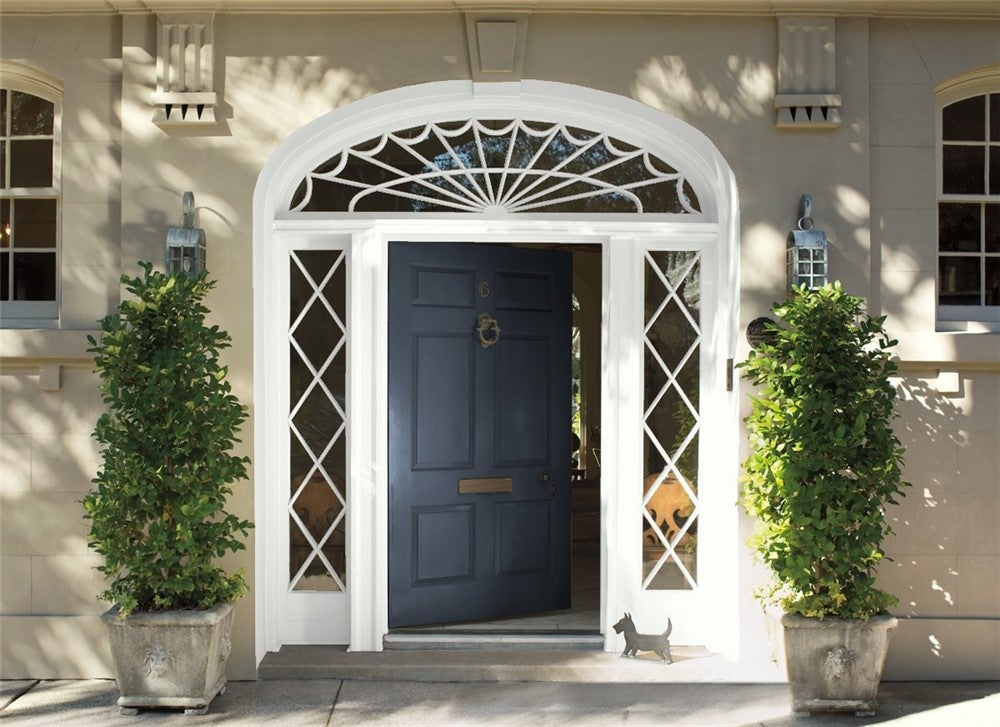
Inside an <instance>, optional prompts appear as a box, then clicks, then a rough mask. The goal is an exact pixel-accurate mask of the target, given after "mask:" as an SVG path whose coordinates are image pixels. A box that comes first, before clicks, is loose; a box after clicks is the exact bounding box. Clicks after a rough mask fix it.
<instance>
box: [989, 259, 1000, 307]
mask: <svg viewBox="0 0 1000 727" xmlns="http://www.w3.org/2000/svg"><path fill="white" fill-rule="evenodd" d="M986 305H1000V257H988V258H986Z"/></svg>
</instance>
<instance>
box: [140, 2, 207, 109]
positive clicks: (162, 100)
mask: <svg viewBox="0 0 1000 727" xmlns="http://www.w3.org/2000/svg"><path fill="white" fill-rule="evenodd" d="M213 20H214V16H213V15H212V14H210V13H196V14H183V15H160V16H158V17H157V22H156V93H155V94H154V95H153V104H154V105H155V107H156V108H155V110H154V112H153V122H154V123H156V124H158V125H160V126H195V125H207V124H214V123H215V108H216V106H217V105H218V96H217V94H216V93H215V91H214V88H215V86H214V82H213V73H214V65H215V63H214V57H213V48H214V46H213V42H212V24H213Z"/></svg>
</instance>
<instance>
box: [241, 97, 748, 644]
mask: <svg viewBox="0 0 1000 727" xmlns="http://www.w3.org/2000/svg"><path fill="white" fill-rule="evenodd" d="M448 114H452V118H468V117H471V116H479V117H483V116H487V115H492V116H493V117H494V118H533V117H542V118H545V117H548V118H553V117H554V118H558V119H560V120H562V121H565V122H566V123H570V124H579V125H581V126H585V127H587V128H596V129H600V130H601V131H605V132H608V133H610V134H612V135H615V136H616V137H617V138H622V139H625V140H627V141H629V142H630V143H633V144H636V145H640V146H644V147H645V148H647V149H648V150H649V151H650V152H651V153H655V154H658V155H659V156H660V157H661V158H663V159H666V160H667V161H668V162H669V163H671V164H674V165H675V166H676V168H677V169H679V170H681V171H682V172H683V173H684V174H685V176H686V178H687V179H688V180H689V181H690V183H691V185H692V187H693V188H694V189H695V190H696V191H697V193H698V197H699V202H700V203H701V205H702V210H703V212H702V213H701V214H700V215H683V216H681V215H649V214H647V215H587V216H584V217H583V218H581V217H576V216H574V217H571V218H570V219H569V220H567V217H568V216H566V215H524V214H518V215H509V214H503V213H495V214H494V213H487V214H477V215H469V214H454V215H452V214H431V213H425V214H417V215H405V216H404V215H382V216H373V215H361V214H344V213H336V214H328V215H317V214H315V213H313V214H309V215H299V214H293V213H289V212H288V211H287V210H288V202H289V200H290V199H291V196H292V194H293V192H294V190H295V188H296V186H297V185H298V183H299V181H300V180H301V179H302V177H303V175H304V174H305V173H307V172H308V171H309V170H310V169H312V168H313V167H315V166H316V165H317V164H319V163H320V162H322V161H323V160H324V159H326V158H328V157H330V156H331V155H332V154H333V153H334V152H336V151H339V150H340V149H342V148H344V147H346V146H349V145H351V144H352V143H357V142H359V141H362V140H364V139H366V138H370V137H371V136H374V135H376V134H378V133H382V132H383V131H385V130H386V129H387V125H391V126H392V127H393V128H406V126H407V125H416V124H418V123H426V122H427V121H431V120H435V119H443V118H448ZM737 210H738V205H737V197H736V188H735V181H734V178H733V175H732V172H731V170H730V169H729V166H728V165H727V164H726V162H725V160H724V159H723V158H722V157H721V155H720V154H719V152H718V150H717V149H716V148H715V147H714V145H712V143H711V142H710V141H709V140H708V139H707V138H706V137H704V136H703V135H702V134H700V133H699V132H698V131H696V130H695V129H693V128H691V127H689V126H687V125H686V124H683V123H682V122H680V121H679V120H677V119H675V118H673V117H669V116H666V115H665V114H662V113H661V112H658V111H655V110H654V109H651V108H649V107H647V106H645V105H643V104H640V103H638V102H636V101H633V100H630V99H626V98H623V97H620V96H615V95H612V94H606V93H603V92H598V91H593V90H589V89H584V88H580V87H577V86H568V85H565V84H558V83H549V82H541V81H525V82H523V83H521V84H512V85H508V84H485V85H483V86H477V85H474V84H471V83H469V82H463V81H449V82H440V83H432V84H424V85H421V86H414V87H408V88H404V89H399V90H396V91H389V92H386V93H382V94H378V95H377V96H374V97H371V98H368V99H365V100H363V101H359V102H356V103H354V104H351V105H350V106H348V107H345V108H344V109H340V110H337V111H333V112H331V113H330V114H327V115H326V116H324V117H321V118H320V119H317V120H316V121H314V122H312V123H310V124H308V125H306V126H305V127H303V128H301V129H299V130H298V131H296V132H295V133H293V134H292V135H291V136H290V137H289V138H288V139H287V140H286V141H285V142H284V143H283V144H282V145H281V146H280V147H279V148H278V150H277V151H276V152H275V154H274V155H273V156H272V157H271V158H270V159H269V160H268V162H267V164H266V165H265V167H264V170H263V171H262V173H261V175H260V178H259V180H258V185H257V189H256V191H255V195H254V333H255V343H254V455H255V459H254V509H255V517H256V521H257V530H256V535H255V562H256V569H255V582H254V590H255V604H256V623H255V626H256V629H255V638H256V656H257V661H258V663H259V662H260V660H261V659H262V658H263V657H264V655H265V654H266V653H267V651H273V650H276V649H277V648H280V646H281V645H283V644H292V643H345V642H346V643H348V644H349V646H350V648H351V650H357V651H379V650H381V648H382V637H383V635H384V634H385V633H386V632H387V620H388V617H387V614H388V607H387V606H388V590H387V565H388V563H387V554H388V547H387V542H388V537H387V533H388V518H387V507H388V505H387V502H388V483H387V479H386V476H387V466H386V465H387V452H388V442H387V412H388V404H387V393H386V392H387V363H388V352H387V349H386V333H387V329H388V319H387V301H388V283H387V266H386V262H387V255H388V242H389V241H390V240H408V241H420V240H428V241H429V240H434V241H449V240H454V241H474V242H482V243H490V242H512V241H518V242H590V243H599V244H601V246H602V256H603V277H602V287H603V291H602V334H601V335H602V374H601V375H602V415H601V425H602V427H601V429H602V452H603V456H602V473H603V474H604V481H605V483H612V484H610V485H608V486H605V487H602V492H601V522H602V523H603V525H602V538H601V584H602V585H601V588H602V597H601V624H600V625H601V630H602V633H605V634H606V635H610V636H614V635H613V633H611V631H610V625H611V624H612V623H614V621H615V620H616V619H617V617H618V615H620V613H621V612H622V611H623V610H630V611H632V612H633V613H634V614H635V615H636V616H637V618H638V619H640V620H641V621H640V623H642V622H647V623H655V622H657V621H660V620H662V614H664V613H668V612H669V609H670V607H671V604H672V603H676V601H672V600H671V598H673V596H666V595H664V594H668V593H674V594H675V595H676V592H658V591H643V590H642V589H641V572H640V569H641V560H640V549H639V548H638V543H639V542H640V540H641V532H640V528H641V526H640V522H641V518H640V513H641V507H642V505H641V489H640V488H639V487H638V485H636V486H635V487H632V488H626V487H621V488H619V487H616V486H614V483H617V482H635V483H638V482H640V481H641V480H642V478H643V474H644V473H643V472H641V471H640V464H639V459H640V457H639V456H637V455H636V453H637V452H639V453H641V447H642V436H643V435H642V391H641V386H638V387H637V385H636V382H637V381H641V380H642V313H641V311H642V287H643V286H642V271H643V264H644V263H643V259H644V258H643V256H644V252H645V250H646V249H700V250H702V251H703V255H705V262H704V263H703V285H704V290H703V296H702V299H703V309H702V318H703V320H704V321H710V322H711V325H710V326H708V327H707V328H706V330H705V332H704V338H703V344H702V345H703V348H702V361H701V374H702V400H701V408H702V410H703V412H704V416H706V417H708V420H710V421H711V422H713V424H712V429H711V440H712V441H711V443H712V447H711V449H706V447H707V443H706V440H707V439H708V437H706V436H701V437H699V446H700V448H701V456H700V462H701V466H702V468H703V469H702V474H701V482H703V483H708V482H711V483H713V486H712V487H708V486H706V485H704V484H703V486H702V487H701V491H700V493H699V494H700V498H701V499H702V508H703V510H702V511H703V514H702V516H701V517H702V520H701V522H702V528H705V527H706V526H709V525H711V527H712V528H713V529H714V532H709V533H706V532H705V531H704V529H703V530H701V531H700V538H699V543H700V549H699V557H703V556H704V557H706V558H709V559H711V561H712V562H713V563H714V564H715V565H714V566H713V569H712V573H713V574H712V575H709V574H708V572H707V571H704V573H705V577H704V579H703V581H702V582H700V583H699V592H700V595H699V596H698V597H699V598H702V599H703V601H702V602H703V603H704V604H706V605H708V604H711V605H712V608H711V609H708V610H707V611H705V619H706V621H705V622H704V623H702V624H693V623H692V624H690V625H689V626H690V629H689V630H690V631H692V632H697V633H700V634H703V635H704V640H705V641H706V642H708V644H707V645H708V646H709V647H710V648H712V649H714V650H717V651H720V652H722V653H723V654H724V655H725V656H727V657H729V658H735V656H736V653H737V651H738V641H739V638H738V637H739V607H738V601H739V598H738V597H737V596H738V594H737V592H736V589H737V585H736V584H737V583H738V578H737V567H738V566H737V564H738V556H739V551H740V544H739V539H738V538H739V536H738V532H739V527H738V517H737V511H736V506H735V500H736V492H737V472H738V455H737V449H738V444H737V442H738V439H737V437H738V405H737V397H736V393H735V392H734V391H727V389H726V378H727V366H728V362H729V361H731V359H732V358H733V357H734V355H735V348H736V330H737V321H738V301H739V288H738V284H739V283H738V280H739V277H738V264H739V259H738V239H737V235H738V232H737V231H738V212H737ZM292 249H345V250H346V251H347V264H348V283H347V284H348V290H347V296H348V297H347V317H348V323H347V325H348V380H347V409H348V463H347V465H348V471H347V477H348V482H349V487H348V499H349V506H348V514H347V517H348V522H347V568H348V578H349V583H348V590H347V592H346V594H345V593H342V592H335V593H301V592H298V593H296V592H291V593H290V592H288V589H287V582H288V579H287V571H288V534H287V527H288V515H287V497H288V491H287V487H284V486H282V484H281V483H286V482H287V479H288V471H289V470H288V452H287V437H288V429H287V413H288V383H287V382H288V362H287V358H288V356H287V345H286V344H285V341H287V333H288V290H289V289H288V285H289V280H288V264H289V257H288V256H289V250H292ZM713 307H714V308H713ZM276 342H281V343H276ZM733 388H736V387H733ZM703 431H704V430H703ZM275 483H278V484H277V485H275ZM269 485H270V486H269ZM706 512H711V517H706V516H705V514H704V513H706ZM629 543H634V544H636V547H635V548H629V547H619V546H620V544H629ZM709 543H710V544H709ZM679 597H680V598H681V600H684V598H685V596H683V594H681V595H680V596H679ZM709 611H710V612H709ZM709 625H710V626H711V628H709ZM676 633H677V632H676V629H675V634H676ZM606 648H607V649H608V650H611V649H613V648H615V640H614V639H613V638H608V639H606Z"/></svg>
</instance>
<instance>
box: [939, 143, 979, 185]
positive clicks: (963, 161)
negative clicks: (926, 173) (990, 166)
mask: <svg viewBox="0 0 1000 727" xmlns="http://www.w3.org/2000/svg"><path fill="white" fill-rule="evenodd" d="M943 166H944V170H943V171H944V185H943V187H944V193H945V194H983V193H984V192H985V191H986V183H985V179H984V172H985V170H986V149H985V147H981V146H952V145H949V144H945V146H944V151H943Z"/></svg>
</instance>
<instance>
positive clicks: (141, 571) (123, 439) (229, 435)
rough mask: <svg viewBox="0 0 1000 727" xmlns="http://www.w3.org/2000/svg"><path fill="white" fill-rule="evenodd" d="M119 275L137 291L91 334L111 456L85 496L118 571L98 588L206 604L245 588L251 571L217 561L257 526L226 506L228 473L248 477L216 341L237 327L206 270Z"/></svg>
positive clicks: (175, 605)
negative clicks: (217, 300)
mask: <svg viewBox="0 0 1000 727" xmlns="http://www.w3.org/2000/svg"><path fill="white" fill-rule="evenodd" d="M140 266H141V267H142V268H143V270H144V275H143V276H142V277H137V278H133V279H130V278H128V276H122V283H123V284H124V285H125V286H126V288H127V290H128V292H129V293H131V295H132V296H133V298H132V299H129V300H126V301H124V302H123V303H122V304H121V305H120V306H119V307H118V313H117V315H111V316H108V317H106V318H104V319H102V320H101V322H100V324H101V331H102V333H101V336H100V340H99V341H95V340H94V338H93V337H88V341H89V343H90V346H91V348H89V349H88V351H90V352H91V353H93V354H94V365H95V369H96V371H97V373H99V374H100V377H101V392H102V395H103V399H104V403H105V405H106V407H107V411H106V412H105V413H104V414H102V415H101V417H100V418H99V419H98V421H97V425H96V427H95V429H94V437H95V439H96V440H97V441H98V442H99V444H100V445H101V456H102V463H101V466H100V468H99V470H98V472H97V477H95V478H94V480H93V483H94V485H95V486H96V487H95V489H94V490H92V491H91V492H90V493H89V494H87V496H86V497H85V498H84V499H83V505H84V508H85V510H86V514H85V517H86V518H88V519H89V520H90V534H89V544H90V547H91V548H93V549H94V550H95V551H96V552H97V553H98V554H100V555H101V556H103V557H104V565H102V566H100V567H99V568H98V570H99V571H100V572H101V573H103V574H104V575H105V577H107V578H108V579H110V581H111V583H110V586H109V587H108V589H107V590H106V591H104V592H103V593H101V594H100V596H101V598H103V599H105V600H108V601H112V602H117V603H118V604H119V606H120V611H119V617H120V618H124V617H126V616H127V615H128V614H129V613H131V612H133V611H136V610H139V611H167V610H176V609H192V608H194V609H200V608H209V607H211V606H214V605H216V604H219V603H223V602H231V601H234V600H236V599H237V598H238V597H239V596H240V595H242V594H243V593H244V592H245V591H246V589H247V586H246V582H245V581H244V578H243V574H242V572H237V573H235V574H233V575H227V574H226V572H225V571H224V570H223V569H222V568H220V567H219V566H217V565H216V563H215V561H216V560H217V559H218V558H220V557H222V556H223V555H225V554H226V553H227V552H235V551H238V550H242V549H243V548H244V547H245V546H244V544H243V542H242V541H241V539H240V537H238V535H241V536H243V537H245V536H246V535H247V533H248V531H249V530H250V528H252V527H253V525H252V523H250V522H249V521H247V520H241V519H240V518H237V517H236V516H234V515H232V514H229V513H227V512H226V511H225V505H226V498H227V496H228V495H230V494H231V492H232V490H231V488H230V486H229V485H230V484H231V483H233V482H235V481H237V480H241V479H245V478H246V476H247V469H246V465H247V464H248V462H249V460H248V459H247V458H246V457H236V456H234V455H232V454H230V453H229V452H230V450H231V449H232V448H233V446H234V445H235V444H236V443H237V442H238V441H239V440H238V438H237V436H238V435H237V433H238V430H239V428H240V425H241V424H242V423H243V421H244V420H245V419H246V417H247V411H246V407H244V406H243V405H242V404H240V402H239V401H238V400H237V398H236V396H235V395H234V394H233V393H232V391H231V387H230V385H229V382H228V381H226V373H227V372H226V367H225V366H223V365H222V363H221V362H220V361H219V352H220V351H222V350H223V349H225V348H227V347H228V346H229V345H230V337H229V334H228V333H226V332H225V331H221V330H219V328H218V326H208V325H206V323H205V316H206V314H207V313H208V309H207V308H206V307H205V305H204V303H203V300H204V298H205V296H206V294H207V293H208V292H209V291H210V290H211V289H212V288H213V287H214V285H215V283H214V281H209V280H208V279H207V278H206V274H205V273H202V274H201V275H199V276H198V277H196V278H192V277H188V276H187V275H185V274H183V273H178V274H174V275H166V274H164V273H160V272H154V271H153V269H152V265H151V264H150V263H140Z"/></svg>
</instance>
